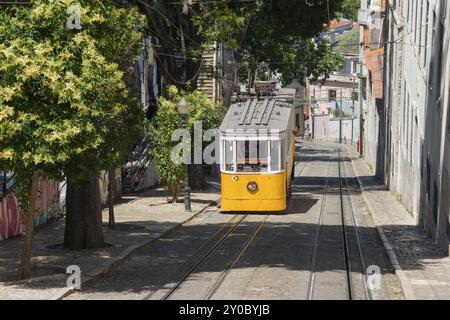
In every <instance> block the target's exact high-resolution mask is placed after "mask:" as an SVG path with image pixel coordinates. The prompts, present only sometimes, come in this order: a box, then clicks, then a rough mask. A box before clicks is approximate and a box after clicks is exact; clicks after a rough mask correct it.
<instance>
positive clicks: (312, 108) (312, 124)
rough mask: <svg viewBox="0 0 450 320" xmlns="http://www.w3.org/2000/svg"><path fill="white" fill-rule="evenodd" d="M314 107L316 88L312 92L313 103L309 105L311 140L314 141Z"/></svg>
mask: <svg viewBox="0 0 450 320" xmlns="http://www.w3.org/2000/svg"><path fill="white" fill-rule="evenodd" d="M315 105H316V87H314V90H313V101H312V104H311V139H312V140H314V108H315Z"/></svg>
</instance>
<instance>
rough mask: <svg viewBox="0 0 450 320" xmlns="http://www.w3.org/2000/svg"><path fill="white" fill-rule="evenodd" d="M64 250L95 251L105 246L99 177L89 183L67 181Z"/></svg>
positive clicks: (93, 178)
mask: <svg viewBox="0 0 450 320" xmlns="http://www.w3.org/2000/svg"><path fill="white" fill-rule="evenodd" d="M66 192H67V196H66V199H67V200H66V208H67V213H66V229H65V234H64V248H66V249H69V250H81V249H95V248H102V247H103V246H104V244H105V243H104V237H103V223H102V206H101V200H100V189H99V181H98V177H97V175H95V176H94V177H92V178H91V179H90V180H88V181H71V180H69V179H68V181H67V191H66Z"/></svg>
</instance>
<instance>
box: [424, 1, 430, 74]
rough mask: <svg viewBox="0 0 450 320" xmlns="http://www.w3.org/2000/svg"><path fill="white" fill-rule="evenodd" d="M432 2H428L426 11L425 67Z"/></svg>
mask: <svg viewBox="0 0 450 320" xmlns="http://www.w3.org/2000/svg"><path fill="white" fill-rule="evenodd" d="M429 12H430V1H429V0H428V1H427V6H426V11H425V41H424V46H425V47H424V50H423V51H424V58H423V67H424V68H426V66H427V57H428V32H429V24H430V17H429V15H428V14H429Z"/></svg>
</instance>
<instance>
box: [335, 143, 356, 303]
mask: <svg viewBox="0 0 450 320" xmlns="http://www.w3.org/2000/svg"><path fill="white" fill-rule="evenodd" d="M338 159H339V162H338V168H339V170H338V171H339V198H340V204H341V221H342V241H343V247H342V250H343V252H344V262H345V268H346V273H345V276H346V280H347V288H348V292H347V294H348V299H349V300H353V298H354V295H353V291H354V290H353V282H352V267H351V261H350V253H349V243H348V237H347V224H346V222H345V210H344V195H343V190H342V189H343V188H342V172H341V164H342V160H341V152H340V151H339V158H338Z"/></svg>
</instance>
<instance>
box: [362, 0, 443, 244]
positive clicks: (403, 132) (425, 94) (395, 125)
mask: <svg viewBox="0 0 450 320" xmlns="http://www.w3.org/2000/svg"><path fill="white" fill-rule="evenodd" d="M362 2H363V3H365V4H366V3H367V0H363V1H362ZM449 12H450V1H445V0H389V1H386V17H385V21H384V32H383V34H384V35H385V36H384V37H385V61H386V63H385V68H384V110H385V112H384V121H382V122H384V123H385V125H386V126H385V129H384V128H382V129H381V130H380V134H379V135H378V143H380V144H383V143H384V144H385V146H386V148H383V150H382V154H383V155H384V157H383V160H382V161H381V167H382V170H381V176H382V177H383V178H384V181H385V183H386V185H387V186H388V187H389V189H390V190H391V191H392V192H393V193H395V194H396V195H397V196H398V197H399V198H400V199H401V201H402V203H403V204H404V205H405V206H406V208H407V209H408V210H409V211H410V212H411V214H412V215H413V216H414V218H415V219H416V222H417V223H418V224H421V225H422V226H423V227H424V228H425V229H426V230H427V231H429V232H430V234H431V235H432V236H433V237H434V238H435V239H436V240H437V241H439V243H440V244H441V245H442V247H443V248H445V249H446V250H448V237H447V235H448V234H449V232H448V225H449V223H448V214H449V209H450V206H449V204H450V199H449V197H448V194H450V175H449V172H450V140H449V133H450V131H449V129H448V128H449V121H448V117H449V116H450V115H449V112H448V109H449V106H448V105H449V74H450V60H449V49H450V48H449V35H450V27H449V17H448V15H449ZM371 139H377V137H373V136H372V137H371ZM377 164H379V163H377Z"/></svg>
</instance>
